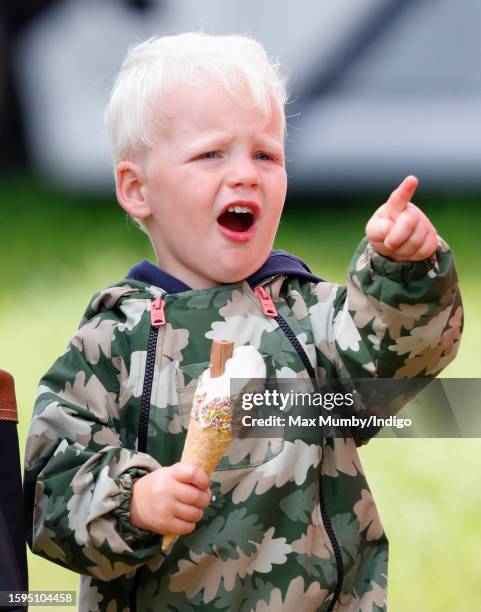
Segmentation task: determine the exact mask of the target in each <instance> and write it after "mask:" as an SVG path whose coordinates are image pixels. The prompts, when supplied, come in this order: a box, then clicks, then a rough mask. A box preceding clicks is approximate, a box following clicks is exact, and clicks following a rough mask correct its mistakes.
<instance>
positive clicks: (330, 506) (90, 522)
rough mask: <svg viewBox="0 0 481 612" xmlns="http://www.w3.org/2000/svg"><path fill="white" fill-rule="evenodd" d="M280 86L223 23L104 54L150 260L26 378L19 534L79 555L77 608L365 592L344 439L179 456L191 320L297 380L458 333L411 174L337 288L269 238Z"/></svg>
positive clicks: (442, 248) (275, 205)
mask: <svg viewBox="0 0 481 612" xmlns="http://www.w3.org/2000/svg"><path fill="white" fill-rule="evenodd" d="M285 98H286V95H285V87H284V82H283V80H282V78H281V77H280V76H279V74H278V72H277V69H276V67H273V66H271V65H270V64H269V61H268V59H267V57H266V55H265V52H264V50H263V49H262V47H261V46H260V45H259V44H257V43H256V42H254V41H252V40H249V39H247V38H242V37H216V36H206V35H203V34H184V35H179V36H174V37H167V38H154V39H150V40H148V41H147V42H145V43H142V44H140V45H138V46H136V47H134V48H133V49H131V50H130V52H129V54H128V56H127V58H126V59H125V61H124V64H123V66H122V68H121V71H120V74H119V76H118V79H117V82H116V84H115V86H114V89H113V92H112V97H111V100H110V103H109V106H108V109H107V114H106V121H107V127H108V130H109V133H110V136H111V140H112V149H113V158H114V163H115V166H116V183H117V198H118V201H119V203H120V205H121V206H122V207H123V208H124V210H125V211H126V212H127V213H128V214H129V215H130V216H131V217H132V218H134V219H135V220H136V221H137V222H138V223H139V224H140V225H141V227H142V228H143V229H144V230H145V231H146V232H147V234H148V235H149V237H150V239H151V241H152V244H153V247H154V249H155V252H156V255H157V262H158V265H157V266H155V265H153V264H151V263H149V262H147V261H144V262H141V263H140V264H137V265H136V266H134V267H133V268H132V269H131V270H130V272H129V273H128V275H127V278H126V279H125V280H124V281H123V282H122V283H119V284H118V285H114V286H111V287H109V288H107V289H106V290H104V291H102V292H101V293H99V294H97V295H96V296H95V297H94V298H93V300H92V302H91V304H90V305H89V307H88V309H87V311H86V314H85V317H84V319H83V321H82V323H81V326H80V328H79V330H78V331H77V333H76V335H75V336H74V338H73V339H72V341H71V343H70V345H69V348H68V349H67V351H66V353H64V354H63V355H62V356H61V357H60V358H59V360H58V361H57V362H56V363H55V364H54V365H53V366H52V368H51V369H50V370H49V372H48V373H47V374H46V376H45V377H44V379H43V380H42V382H41V386H40V390H39V397H38V401H37V404H36V408H35V412H34V416H33V420H32V424H31V428H30V433H29V440H28V444H27V455H26V473H25V482H26V506H27V513H28V516H29V524H30V526H31V531H32V533H31V546H32V550H34V551H35V552H37V553H38V554H41V555H44V556H46V557H48V558H50V559H52V560H54V561H56V562H57V563H60V564H62V565H65V566H66V567H69V568H71V569H73V570H74V571H78V572H80V573H82V574H85V575H84V576H82V585H81V596H80V600H81V605H80V609H81V610H108V611H113V610H119V611H120V610H142V611H145V610H180V611H184V610H226V611H227V610H242V611H244V610H245V611H249V610H256V611H260V610H273V611H274V610H275V611H278V610H285V611H294V610H296V611H297V610H306V611H307V610H332V609H334V606H337V607H336V610H363V611H364V610H365V611H367V610H369V611H371V610H372V611H374V610H385V609H386V572H387V539H386V537H385V535H384V532H383V529H382V526H381V524H380V521H379V517H378V515H377V511H376V508H375V505H374V502H373V500H372V497H371V494H370V492H369V488H368V485H367V482H366V480H365V477H364V475H363V472H362V468H361V465H360V461H359V457H358V454H357V450H356V445H355V443H354V441H353V440H352V439H328V440H322V441H321V440H318V442H317V443H315V444H312V443H307V442H305V441H303V440H301V439H293V440H290V439H289V440H287V439H286V440H270V441H266V440H263V439H257V440H255V441H254V443H252V441H251V442H250V443H249V444H248V443H247V441H243V440H237V441H236V442H235V443H233V444H232V447H231V448H230V449H229V451H228V452H227V453H226V455H225V456H224V457H223V459H222V460H221V463H220V464H219V466H218V469H217V470H216V472H215V473H214V475H213V476H212V480H211V482H210V483H209V479H208V477H207V475H206V474H205V473H204V472H203V471H202V470H201V469H200V468H197V467H195V466H193V465H189V464H183V463H180V462H179V458H180V456H181V453H182V447H183V442H184V439H185V434H186V429H187V427H188V421H189V415H190V407H191V402H192V394H193V391H194V389H195V387H196V382H197V379H198V377H199V375H200V374H201V373H202V371H204V370H205V369H206V368H207V365H208V363H207V362H208V359H209V348H210V343H211V341H212V339H228V340H233V341H234V342H235V344H236V346H242V345H252V346H254V347H256V348H257V349H258V350H259V352H260V353H261V354H262V355H263V358H264V360H265V362H266V366H267V368H268V371H269V368H270V370H271V372H275V374H276V375H277V376H279V377H283V378H296V379H304V380H306V381H308V379H309V377H311V378H312V377H314V376H317V377H318V378H320V379H327V378H336V377H352V378H354V377H379V376H380V377H394V378H405V377H414V376H417V375H421V376H428V377H431V376H434V375H436V374H437V373H438V372H439V371H440V369H441V368H442V367H444V366H445V365H446V364H447V363H449V361H451V360H452V359H453V358H454V356H455V354H456V351H457V347H458V344H459V337H460V333H461V325H462V309H461V302H460V297H459V292H458V288H457V278H456V272H455V270H454V264H453V260H452V256H451V254H450V252H449V250H448V248H447V246H446V244H445V243H444V242H443V241H442V240H441V239H440V238H438V237H437V236H436V232H435V230H434V228H433V226H432V224H431V223H430V221H429V220H428V219H427V217H426V216H425V215H424V214H423V213H422V212H421V211H420V210H419V209H418V208H417V207H416V206H415V205H414V204H412V203H410V199H411V197H412V195H413V193H414V191H415V189H416V186H417V179H416V178H415V177H408V178H406V179H405V180H404V181H403V182H402V183H401V185H400V186H399V187H398V188H397V189H396V190H395V191H394V192H393V193H392V195H391V196H390V198H389V199H388V201H387V202H386V203H385V204H384V205H383V206H381V207H380V208H379V209H378V211H376V213H375V214H374V215H373V217H372V218H371V220H370V221H369V223H368V224H367V227H366V235H367V239H364V240H363V241H362V242H361V244H360V246H359V247H358V250H357V251H356V253H355V255H354V258H353V261H352V265H351V268H350V271H349V276H348V284H347V288H345V287H339V286H337V285H335V284H332V283H327V282H321V281H320V279H318V278H317V277H316V276H315V275H313V274H311V273H310V271H309V269H308V268H307V266H306V265H305V264H303V263H302V262H301V261H300V260H298V259H297V258H295V257H294V256H292V255H288V254H286V253H283V252H282V251H271V248H272V244H273V240H274V236H275V233H276V229H277V226H278V223H279V218H280V215H281V211H282V207H283V204H284V199H285V193H286V173H285V167H284V146H283V143H284V128H285V116H284V103H285ZM209 485H210V487H209ZM209 488H210V491H211V492H212V493H211V492H210V491H209ZM167 533H173V534H177V535H179V536H181V537H179V538H177V540H176V541H175V543H174V544H173V546H172V547H171V549H170V550H168V551H167V554H165V555H164V554H162V552H161V542H162V536H163V534H167Z"/></svg>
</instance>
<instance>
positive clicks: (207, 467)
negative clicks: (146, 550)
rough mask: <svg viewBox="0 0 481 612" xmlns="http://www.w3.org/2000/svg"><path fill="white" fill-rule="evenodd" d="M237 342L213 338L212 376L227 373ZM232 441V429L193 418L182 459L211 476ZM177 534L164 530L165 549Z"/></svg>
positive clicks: (163, 546) (163, 547) (163, 544)
mask: <svg viewBox="0 0 481 612" xmlns="http://www.w3.org/2000/svg"><path fill="white" fill-rule="evenodd" d="M233 351H234V343H233V342H232V341H231V340H214V341H213V342H212V348H211V353H210V373H211V376H212V377H213V378H215V377H217V376H221V375H222V374H223V373H224V366H225V362H226V361H227V359H229V357H232V353H233ZM231 441H232V431H230V430H229V431H225V430H222V429H217V428H215V427H201V426H200V424H199V422H198V421H197V420H196V419H194V418H192V419H190V423H189V429H188V431H187V436H186V438H185V444H184V450H183V451H182V458H181V461H182V462H183V463H193V464H194V465H197V466H199V467H200V468H202V469H203V470H204V471H205V472H206V473H207V475H208V476H209V478H210V476H211V474H212V472H213V471H214V470H215V468H216V466H217V464H218V463H219V461H220V458H221V457H222V455H223V454H224V453H225V451H226V450H227V449H228V448H229V446H230V443H231ZM176 537H177V536H175V535H172V534H165V536H164V538H163V540H162V550H163V551H164V552H166V551H167V550H168V549H169V548H170V545H171V544H172V542H173V541H174V540H175V538H176Z"/></svg>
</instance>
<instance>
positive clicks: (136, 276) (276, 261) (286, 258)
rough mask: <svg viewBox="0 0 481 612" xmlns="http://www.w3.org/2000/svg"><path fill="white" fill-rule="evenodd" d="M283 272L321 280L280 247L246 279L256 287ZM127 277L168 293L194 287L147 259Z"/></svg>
mask: <svg viewBox="0 0 481 612" xmlns="http://www.w3.org/2000/svg"><path fill="white" fill-rule="evenodd" d="M281 274H283V275H286V276H297V277H300V278H304V279H307V280H310V281H313V282H319V281H320V280H321V279H320V278H319V277H318V276H316V275H315V274H313V273H312V272H311V270H310V269H309V266H308V265H307V264H306V263H305V262H304V261H302V259H299V257H296V256H295V255H291V254H290V253H287V252H286V251H282V250H280V249H273V250H272V251H271V252H270V255H269V257H268V258H267V260H266V262H265V263H264V265H263V266H261V267H260V268H259V270H257V272H254V274H251V276H249V277H248V278H247V279H246V281H247V282H248V283H249V285H250V286H251V287H256V286H257V285H259V284H261V283H262V282H263V281H265V280H267V279H269V278H272V277H273V276H278V275H281ZM126 278H127V280H129V279H132V280H136V281H141V282H144V283H149V284H152V285H155V286H156V287H159V288H161V289H164V290H165V291H167V293H181V292H182V291H191V290H192V287H189V286H188V285H186V284H185V283H183V282H182V281H180V280H179V279H178V278H175V276H172V275H171V274H168V273H167V272H164V270H162V269H161V268H159V267H158V266H155V265H154V264H152V263H150V261H147V259H144V260H143V261H141V262H140V263H138V264H136V265H135V266H133V267H132V268H131V269H130V270H129V272H128V273H127V276H126Z"/></svg>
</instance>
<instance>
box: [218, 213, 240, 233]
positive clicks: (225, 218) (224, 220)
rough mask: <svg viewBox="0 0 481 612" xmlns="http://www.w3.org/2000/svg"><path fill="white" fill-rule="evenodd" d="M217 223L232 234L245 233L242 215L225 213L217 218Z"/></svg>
mask: <svg viewBox="0 0 481 612" xmlns="http://www.w3.org/2000/svg"><path fill="white" fill-rule="evenodd" d="M219 223H220V224H221V225H222V226H223V227H226V228H227V229H230V230H231V231H233V232H245V231H246V229H247V228H246V223H245V219H244V215H241V214H237V213H233V212H225V213H224V214H223V215H221V216H220V217H219Z"/></svg>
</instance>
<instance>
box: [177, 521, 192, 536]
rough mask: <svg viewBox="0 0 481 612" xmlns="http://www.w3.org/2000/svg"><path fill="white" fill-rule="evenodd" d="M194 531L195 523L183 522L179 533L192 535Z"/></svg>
mask: <svg viewBox="0 0 481 612" xmlns="http://www.w3.org/2000/svg"><path fill="white" fill-rule="evenodd" d="M194 529H195V523H190V522H184V523H183V525H182V526H181V527H180V529H179V531H180V533H182V534H187V533H192V532H193V531H194Z"/></svg>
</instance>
